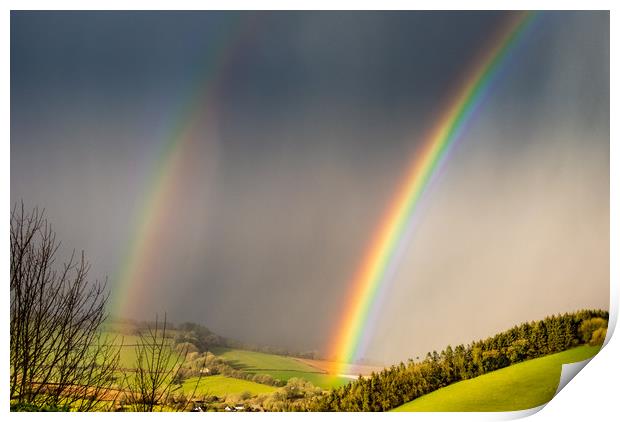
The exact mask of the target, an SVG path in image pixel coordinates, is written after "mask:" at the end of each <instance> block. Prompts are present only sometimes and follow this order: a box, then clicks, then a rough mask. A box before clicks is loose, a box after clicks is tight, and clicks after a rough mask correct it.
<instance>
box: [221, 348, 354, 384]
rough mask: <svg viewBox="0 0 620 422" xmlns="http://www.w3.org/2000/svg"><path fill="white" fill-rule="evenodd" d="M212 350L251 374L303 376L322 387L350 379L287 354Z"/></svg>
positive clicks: (278, 377) (277, 376)
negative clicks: (328, 372)
mask: <svg viewBox="0 0 620 422" xmlns="http://www.w3.org/2000/svg"><path fill="white" fill-rule="evenodd" d="M212 352H213V353H214V354H215V355H216V356H219V357H220V358H222V359H223V360H225V361H226V362H227V363H228V364H229V365H230V366H232V367H233V368H235V369H239V370H241V371H244V372H248V373H251V374H267V375H271V376H272V377H274V378H276V379H279V380H282V381H286V380H288V379H290V378H303V379H305V380H308V381H310V382H311V383H312V384H314V385H315V386H317V387H320V388H323V389H329V388H331V387H337V386H340V385H344V384H347V383H348V382H350V381H351V379H349V378H345V377H338V376H334V375H329V374H327V373H326V372H325V371H322V370H321V369H319V368H317V367H314V366H311V365H309V364H307V363H305V362H302V361H301V360H299V359H295V358H292V357H289V356H280V355H272V354H269V353H261V352H253V351H249V350H242V349H230V348H213V349H212Z"/></svg>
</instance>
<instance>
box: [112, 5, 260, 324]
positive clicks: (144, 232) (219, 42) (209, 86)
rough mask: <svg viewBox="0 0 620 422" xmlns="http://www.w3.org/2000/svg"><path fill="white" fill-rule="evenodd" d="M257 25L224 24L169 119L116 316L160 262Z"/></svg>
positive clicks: (121, 277)
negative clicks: (221, 89)
mask: <svg viewBox="0 0 620 422" xmlns="http://www.w3.org/2000/svg"><path fill="white" fill-rule="evenodd" d="M257 22H258V21H257V20H256V19H255V16H254V15H252V16H250V17H249V19H244V18H238V17H235V18H233V19H231V20H227V19H226V20H222V21H220V23H221V24H222V25H223V26H224V29H223V30H222V31H220V32H219V33H218V35H217V36H216V38H214V40H213V41H212V42H211V43H210V49H209V50H208V51H207V52H206V54H205V56H204V62H203V63H202V64H201V65H200V66H198V68H199V70H198V71H197V75H198V77H197V80H196V81H195V82H194V83H192V84H190V89H189V91H188V94H187V98H185V99H184V100H183V101H182V106H181V108H180V110H179V111H178V112H177V113H175V117H174V118H173V119H171V121H172V124H171V125H170V126H169V127H170V129H164V133H166V135H164V136H163V142H161V145H160V150H159V152H158V153H157V155H156V157H157V159H156V160H155V163H154V164H153V165H152V169H151V174H150V177H149V178H148V179H147V180H148V181H149V184H148V185H147V187H146V189H145V191H144V193H143V197H142V200H141V205H140V207H139V209H138V211H137V214H136V215H135V216H134V218H133V225H132V227H134V231H133V232H132V233H131V234H130V239H129V242H128V251H127V253H126V254H125V255H124V259H123V261H122V262H121V265H120V268H119V270H118V272H117V274H116V277H115V278H114V290H113V295H112V296H111V298H110V301H109V306H108V312H109V313H110V314H112V315H114V316H117V317H124V316H127V311H128V310H129V308H128V307H129V305H130V304H131V305H132V306H134V307H135V304H136V303H139V300H138V299H139V295H140V292H142V291H144V290H145V289H146V288H147V287H148V284H149V280H150V275H151V274H149V268H150V267H151V262H152V260H153V259H156V254H155V248H158V249H161V248H160V247H158V246H157V245H159V244H160V242H161V241H160V239H158V236H160V235H161V229H162V226H163V225H164V224H165V221H166V217H167V216H170V215H173V214H172V213H173V212H174V197H173V195H174V192H175V190H176V187H178V184H179V183H182V178H181V177H180V175H181V174H182V171H183V167H184V165H185V164H186V161H187V159H188V158H190V157H191V152H192V146H193V144H195V143H196V142H204V139H203V138H204V129H205V128H207V129H208V130H209V131H211V132H214V131H215V129H214V127H213V126H214V125H213V124H212V123H213V119H214V114H215V112H216V110H214V107H215V105H214V103H215V99H216V94H217V89H218V86H219V85H220V84H221V82H222V80H223V78H225V76H226V72H225V70H226V69H227V68H228V66H229V65H230V62H231V60H232V59H233V57H234V55H235V53H236V52H237V51H238V50H239V48H240V47H241V46H243V45H244V42H245V41H246V40H248V39H251V37H252V35H253V33H254V31H255V30H256V23H257ZM218 37H219V38H218ZM211 135H212V136H211V138H214V137H216V135H214V134H213V133H211ZM210 141H211V142H212V141H213V139H211V140H210Z"/></svg>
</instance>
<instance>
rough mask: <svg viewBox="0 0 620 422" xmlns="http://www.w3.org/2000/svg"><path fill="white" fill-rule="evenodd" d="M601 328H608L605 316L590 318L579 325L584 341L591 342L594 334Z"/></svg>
mask: <svg viewBox="0 0 620 422" xmlns="http://www.w3.org/2000/svg"><path fill="white" fill-rule="evenodd" d="M599 328H607V321H606V320H604V319H603V318H598V317H596V318H590V319H586V320H585V321H583V322H582V323H581V325H580V326H579V335H581V340H582V341H583V342H584V343H589V342H590V339H591V338H592V334H593V333H594V332H595V331H596V330H598V329H599Z"/></svg>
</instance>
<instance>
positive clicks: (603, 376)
mask: <svg viewBox="0 0 620 422" xmlns="http://www.w3.org/2000/svg"><path fill="white" fill-rule="evenodd" d="M615 4H617V2H612V1H597V0H590V1H587V2H576V1H543V0H537V1H531V0H526V1H503V2H501V3H498V2H497V1H489V0H487V1H479V0H478V1H467V2H463V1H454V0H453V1H434V2H415V3H413V2H411V1H403V0H385V1H382V2H378V1H368V0H360V1H351V0H349V1H334V0H331V1H325V0H315V1H312V2H310V1H296V2H291V1H282V0H279V1H278V0H228V1H203V2H200V1H188V0H177V1H174V2H171V1H162V0H154V1H148V2H147V1H132V0H123V1H119V0H108V1H105V2H104V1H91V2H88V3H85V2H80V1H77V0H71V1H69V0H64V1H55V2H50V1H41V0H39V1H34V0H33V1H12V0H9V1H4V2H3V3H2V5H3V13H2V16H1V18H0V19H1V21H0V22H1V23H0V33H1V43H0V48H1V49H2V51H1V53H2V54H1V57H2V67H0V74H1V80H2V96H1V97H0V98H1V99H2V100H1V103H0V104H1V105H0V107H2V110H1V111H2V112H1V117H0V118H1V119H2V129H3V130H2V142H0V171H1V172H2V178H1V182H0V189H1V190H2V195H1V199H0V201H1V202H2V206H3V209H4V210H5V212H6V213H7V214H8V212H9V210H10V194H9V192H10V181H9V178H10V170H9V169H10V167H9V166H10V147H9V137H10V116H9V113H10V95H9V94H10V67H9V60H10V10H11V9H13V10H27V9H31V10H36V9H44V10H49V9H65V10H66V9H82V10H101V9H133V10H145V9H156V10H177V9H190V10H197V9H213V10H222V9H225V10H243V9H267V10H269V9H291V10H300V9H302V10H306V9H323V10H337V9H366V10H369V9H370V10H375V9H379V8H381V9H411V8H412V7H415V8H416V9H421V10H428V9H432V10H446V9H463V8H464V6H467V7H468V8H471V9H478V10H481V9H491V10H497V9H503V10H512V9H518V10H521V9H535V10H550V9H571V10H591V9H599V10H600V9H602V10H611V14H610V15H611V17H610V18H611V72H610V74H611V75H617V74H618V70H619V68H618V65H617V51H615V50H614V48H617V46H618V43H617V38H618V31H617V30H616V25H617V24H618V19H617V17H616V14H615V10H614V6H615ZM610 84H611V85H610V87H611V104H610V107H611V114H610V116H611V122H610V124H611V132H610V134H611V136H610V137H611V145H610V155H611V156H610V160H611V172H610V177H611V186H610V189H611V192H610V194H611V202H610V216H611V221H610V232H611V236H610V254H611V255H610V256H611V257H613V258H612V259H611V268H610V271H611V272H610V275H611V291H610V295H611V308H610V310H611V312H612V315H611V318H610V319H611V321H610V325H615V324H616V322H617V310H618V278H619V275H620V274H619V272H618V257H619V256H620V250H619V249H618V235H619V234H620V233H619V228H620V227H619V226H618V216H620V207H619V191H618V182H620V172H619V171H618V165H619V164H620V163H619V158H618V156H619V152H620V150H619V144H618V139H617V134H618V132H617V123H615V122H614V120H615V117H616V115H615V114H614V111H616V110H617V103H616V100H617V98H618V95H617V84H615V83H614V79H613V77H612V79H611V81H610ZM7 214H5V218H4V219H0V227H1V229H2V232H3V233H5V236H6V237H5V238H4V239H5V240H4V242H2V244H1V246H0V248H1V249H0V254H1V255H0V256H3V257H5V259H2V260H1V261H0V262H1V263H0V265H1V266H2V269H3V273H4V274H5V278H4V279H5V280H8V276H9V268H8V259H6V258H8V256H9V243H8V242H7V240H8V239H7V238H8V236H7V234H8V231H9V229H8V222H9V219H8V218H7V217H8V215H7ZM5 286H6V285H5ZM5 292H6V291H5ZM2 297H3V299H2V301H3V302H2V303H3V308H4V312H3V314H4V322H3V323H1V324H0V333H1V334H0V335H1V336H2V338H3V339H8V335H9V333H8V325H9V324H8V321H9V298H8V295H6V296H5V295H2ZM612 330H613V327H610V332H611V331H612ZM607 341H608V343H607V344H606V346H605V347H604V349H603V350H602V351H601V352H600V353H599V354H598V355H597V356H596V357H595V358H594V359H593V360H592V361H591V362H590V363H589V364H588V365H587V367H586V369H585V370H583V371H582V372H581V373H579V374H578V375H577V376H576V378H575V380H573V381H572V382H570V383H569V384H568V385H567V386H566V387H565V388H564V389H563V390H562V391H561V392H560V393H559V394H558V395H557V397H555V398H554V399H553V400H552V401H551V402H550V403H549V404H548V405H547V406H545V407H544V409H542V410H541V411H539V412H537V413H535V414H534V415H533V416H531V418H532V420H558V419H569V420H573V419H577V418H579V419H581V420H596V419H601V420H607V419H609V416H610V415H614V414H615V415H617V414H618V409H619V407H618V400H617V386H618V384H617V379H618V375H619V374H620V365H618V356H620V346H618V344H619V343H618V340H617V339H615V338H611V339H610V338H608V339H607ZM8 348H9V345H8V341H6V343H4V344H3V347H2V349H0V350H1V352H0V353H1V356H0V362H2V365H1V366H0V367H1V372H0V379H2V380H8V379H9V368H8V362H9V350H8ZM7 387H8V385H7V383H5V382H0V397H3V399H0V409H1V410H2V411H3V412H8V409H9V405H8V391H7ZM192 415H193V416H192ZM515 416H518V415H517V414H514V413H513V414H511V413H456V414H445V413H432V414H431V413H425V414H411V413H392V414H380V415H377V414H369V413H362V414H358V413H338V414H316V413H312V414H272V413H270V414H257V413H254V414H251V415H248V414H241V413H239V414H209V415H208V416H207V415H204V414H202V415H201V414H183V415H170V414H164V415H157V414H140V415H136V414H92V413H90V414H37V417H38V418H43V417H49V418H50V419H52V420H62V419H65V418H67V419H72V418H88V419H99V418H104V419H105V420H108V418H112V417H118V418H121V419H125V420H129V419H131V420H135V418H136V417H137V418H138V419H142V420H146V418H149V419H150V420H152V418H156V419H157V418H165V419H166V420H170V418H171V417H173V418H174V419H176V418H200V419H201V420H203V418H205V417H209V418H214V417H215V418H218V419H219V418H222V417H223V418H234V419H236V418H248V417H251V418H252V419H257V420H260V419H262V420H266V418H268V419H269V420H272V419H274V418H276V419H277V418H291V417H294V418H295V419H297V418H301V419H307V418H310V419H313V418H327V419H330V420H336V418H337V419H338V420H342V419H345V420H353V419H355V420H359V419H362V420H370V419H371V418H372V419H373V420H374V419H376V418H377V417H378V418H380V419H383V418H399V419H401V420H403V418H404V419H407V420H410V419H413V418H415V419H417V420H440V421H445V420H457V419H458V420H475V421H478V420H504V419H506V418H508V419H510V418H514V417H515ZM9 417H10V418H14V419H16V420H19V419H22V420H25V419H24V418H28V419H29V418H30V417H32V415H31V414H14V413H11V414H9Z"/></svg>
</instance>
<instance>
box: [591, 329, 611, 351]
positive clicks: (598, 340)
mask: <svg viewBox="0 0 620 422" xmlns="http://www.w3.org/2000/svg"><path fill="white" fill-rule="evenodd" d="M606 336H607V328H603V327H601V328H597V329H596V331H594V332H593V333H592V337H591V338H590V342H589V344H590V345H591V346H599V345H601V344H603V342H604V341H605V337H606Z"/></svg>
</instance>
